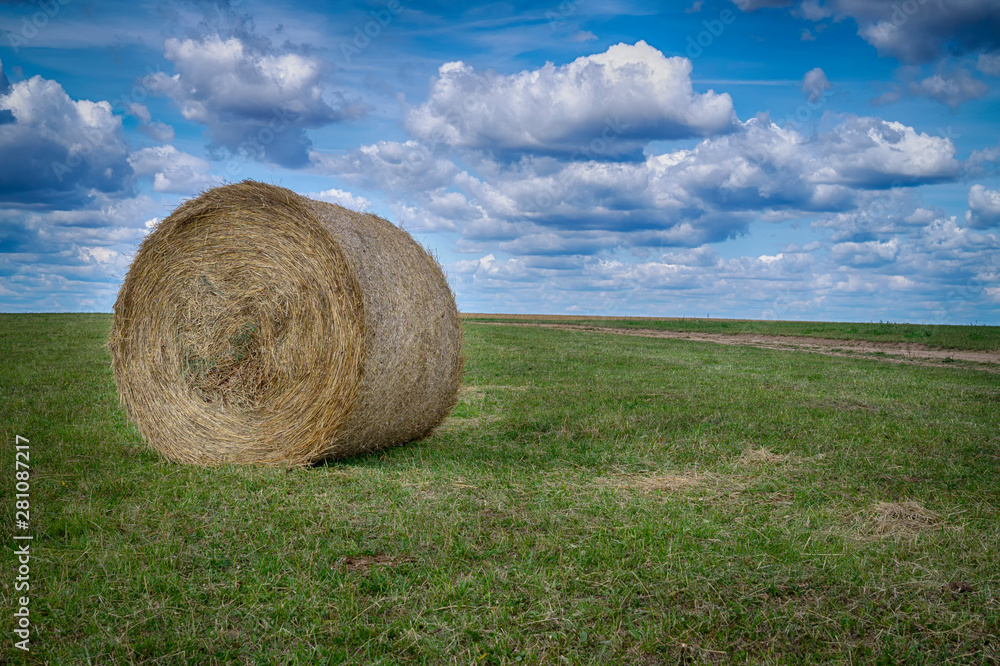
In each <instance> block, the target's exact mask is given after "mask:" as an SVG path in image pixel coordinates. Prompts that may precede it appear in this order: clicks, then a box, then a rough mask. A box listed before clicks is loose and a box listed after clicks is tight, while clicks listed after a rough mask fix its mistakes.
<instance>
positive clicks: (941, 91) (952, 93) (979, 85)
mask: <svg viewBox="0 0 1000 666" xmlns="http://www.w3.org/2000/svg"><path fill="white" fill-rule="evenodd" d="M989 91H990V87H989V86H988V85H986V83H985V82H984V81H981V80H979V79H976V78H973V77H972V74H970V73H969V71H968V70H965V69H960V70H958V71H957V72H953V73H951V74H949V75H943V74H941V73H938V74H934V75H933V76H929V77H927V78H926V79H924V80H922V81H920V82H919V83H914V84H911V86H910V92H911V93H912V94H914V95H922V96H925V97H930V98H931V99H933V100H937V101H938V102H941V103H942V104H947V105H948V106H950V107H951V108H952V109H957V108H958V107H959V105H961V104H962V103H963V102H967V101H969V100H972V99H978V98H980V97H982V96H984V95H986V94H987V93H988V92H989Z"/></svg>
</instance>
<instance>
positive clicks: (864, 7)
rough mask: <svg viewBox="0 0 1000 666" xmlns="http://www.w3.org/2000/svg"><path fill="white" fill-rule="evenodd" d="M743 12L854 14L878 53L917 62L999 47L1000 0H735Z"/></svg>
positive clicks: (839, 17)
mask: <svg viewBox="0 0 1000 666" xmlns="http://www.w3.org/2000/svg"><path fill="white" fill-rule="evenodd" d="M733 2H734V4H736V6H737V7H739V8H740V9H742V10H744V11H754V10H757V9H761V8H765V7H766V8H784V7H793V6H795V9H794V10H793V11H794V13H796V14H798V15H800V16H802V17H803V18H806V19H809V20H813V21H816V20H821V19H823V18H826V17H828V16H832V17H833V18H834V20H842V19H844V18H851V19H854V21H855V22H856V23H857V25H858V35H860V36H861V37H862V38H863V39H864V40H865V41H867V42H868V43H869V44H871V45H872V46H874V47H875V48H876V49H878V51H879V54H880V55H883V56H890V57H893V58H896V59H898V60H901V61H903V62H907V63H912V64H921V63H927V62H931V61H934V60H937V59H939V58H941V57H943V56H946V55H964V54H969V53H977V52H981V51H982V52H988V53H993V54H997V53H998V52H1000V4H998V3H997V2H995V0H936V1H934V2H928V0H909V1H908V2H897V1H895V0H877V1H872V0H830V1H829V2H827V3H825V5H823V6H820V5H819V4H818V3H817V2H816V1H815V0H805V1H804V2H796V1H794V0H733Z"/></svg>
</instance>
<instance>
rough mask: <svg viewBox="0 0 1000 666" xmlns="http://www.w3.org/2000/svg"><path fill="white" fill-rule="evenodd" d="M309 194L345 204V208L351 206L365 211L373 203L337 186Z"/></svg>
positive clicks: (341, 204) (339, 204)
mask: <svg viewBox="0 0 1000 666" xmlns="http://www.w3.org/2000/svg"><path fill="white" fill-rule="evenodd" d="M308 196H309V197H310V198H311V199H319V200H320V201H327V202H329V203H334V204H337V205H338V206H343V207H344V208H350V209H351V210H358V211H363V210H365V209H366V208H368V207H369V206H371V205H372V202H371V201H369V200H368V199H366V198H365V197H362V196H357V195H354V194H351V193H350V192H348V191H346V190H340V189H337V188H336V187H332V188H330V189H329V190H323V191H322V192H310V193H309V194H308Z"/></svg>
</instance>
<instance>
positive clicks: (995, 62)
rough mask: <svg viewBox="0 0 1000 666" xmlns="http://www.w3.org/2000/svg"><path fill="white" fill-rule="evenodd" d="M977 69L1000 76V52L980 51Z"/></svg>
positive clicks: (990, 74) (989, 74) (988, 74)
mask: <svg viewBox="0 0 1000 666" xmlns="http://www.w3.org/2000/svg"><path fill="white" fill-rule="evenodd" d="M976 69H978V70H979V71H980V72H982V73H983V74H986V75H987V76H1000V53H980V54H979V58H978V59H977V60H976Z"/></svg>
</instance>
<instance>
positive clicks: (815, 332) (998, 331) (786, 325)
mask: <svg viewBox="0 0 1000 666" xmlns="http://www.w3.org/2000/svg"><path fill="white" fill-rule="evenodd" d="M465 319H466V320H467V321H481V322H524V321H526V320H527V321H531V320H536V321H541V320H544V321H545V322H547V323H559V322H561V323H567V324H576V325H578V326H603V327H608V328H626V329H651V330H657V331H682V332H688V333H720V334H725V335H737V334H754V335H794V336H803V337H813V338H830V339H834V340H865V341H869V342H916V343H920V344H924V345H927V346H928V347H934V348H938V349H964V350H972V351H996V350H1000V326H978V325H977V326H954V325H946V324H897V323H893V322H887V321H886V322H881V321H880V322H877V323H859V322H817V321H755V320H744V319H657V318H649V317H633V318H627V319H624V318H622V319H619V318H614V317H609V318H588V317H559V316H556V315H546V316H544V317H538V316H535V315H513V316H512V315H480V314H476V315H465Z"/></svg>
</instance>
